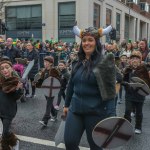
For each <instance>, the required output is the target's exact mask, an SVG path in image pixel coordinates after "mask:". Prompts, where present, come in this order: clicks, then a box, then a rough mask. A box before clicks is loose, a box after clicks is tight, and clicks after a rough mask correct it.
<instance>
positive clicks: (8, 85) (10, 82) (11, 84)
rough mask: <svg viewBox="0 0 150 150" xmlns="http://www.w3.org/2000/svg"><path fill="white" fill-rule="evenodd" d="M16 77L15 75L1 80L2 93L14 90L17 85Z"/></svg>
mask: <svg viewBox="0 0 150 150" xmlns="http://www.w3.org/2000/svg"><path fill="white" fill-rule="evenodd" d="M18 82H19V80H18V78H17V77H10V78H8V79H5V80H3V82H2V91H3V92H4V93H10V92H14V91H15V90H16V87H17V85H18Z"/></svg>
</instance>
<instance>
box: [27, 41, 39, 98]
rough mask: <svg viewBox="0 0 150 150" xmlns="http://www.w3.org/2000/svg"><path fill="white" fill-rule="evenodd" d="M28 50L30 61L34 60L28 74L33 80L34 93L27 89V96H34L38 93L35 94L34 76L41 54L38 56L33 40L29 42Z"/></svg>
mask: <svg viewBox="0 0 150 150" xmlns="http://www.w3.org/2000/svg"><path fill="white" fill-rule="evenodd" d="M27 50H28V55H27V59H28V63H29V62H30V61H32V60H34V66H33V68H32V69H31V71H30V72H29V75H28V79H29V80H30V81H31V89H32V93H31V94H29V91H26V97H29V98H34V97H35V96H36V95H35V85H34V83H33V81H34V76H35V75H36V74H37V72H38V57H39V56H38V52H37V51H36V50H35V49H34V47H33V44H32V43H31V42H28V43H27Z"/></svg>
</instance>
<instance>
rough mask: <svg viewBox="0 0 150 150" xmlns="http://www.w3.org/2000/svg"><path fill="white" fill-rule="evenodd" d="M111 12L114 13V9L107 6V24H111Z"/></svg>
mask: <svg viewBox="0 0 150 150" xmlns="http://www.w3.org/2000/svg"><path fill="white" fill-rule="evenodd" d="M111 14H112V10H111V9H108V8H106V26H108V25H110V24H111Z"/></svg>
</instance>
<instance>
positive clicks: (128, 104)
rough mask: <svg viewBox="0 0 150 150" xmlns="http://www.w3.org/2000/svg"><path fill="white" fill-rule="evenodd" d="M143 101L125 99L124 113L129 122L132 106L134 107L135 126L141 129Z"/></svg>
mask: <svg viewBox="0 0 150 150" xmlns="http://www.w3.org/2000/svg"><path fill="white" fill-rule="evenodd" d="M143 103H144V102H134V101H127V100H126V101H125V115H124V118H126V119H127V120H128V121H129V122H131V112H132V111H133V106H134V108H135V128H136V129H140V130H141V129H142V120H143V112H142V109H143Z"/></svg>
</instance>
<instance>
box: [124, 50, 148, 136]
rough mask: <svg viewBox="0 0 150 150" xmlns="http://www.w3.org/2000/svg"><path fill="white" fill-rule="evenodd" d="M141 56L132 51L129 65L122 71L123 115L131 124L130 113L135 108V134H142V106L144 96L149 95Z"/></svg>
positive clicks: (139, 53)
mask: <svg viewBox="0 0 150 150" xmlns="http://www.w3.org/2000/svg"><path fill="white" fill-rule="evenodd" d="M141 61H142V54H141V52H140V51H133V52H132V53H131V56H130V65H129V66H127V67H126V68H125V70H124V81H125V82H124V83H123V85H125V91H126V93H125V100H126V101H125V115H124V117H125V118H126V119H127V120H128V121H130V122H131V115H130V114H131V111H132V108H133V106H134V107H135V112H136V115H135V133H136V134H141V133H142V119H143V113H142V109H143V104H144V100H145V96H146V95H149V94H150V91H149V87H150V79H149V75H148V71H147V68H146V66H145V65H144V64H142V63H141Z"/></svg>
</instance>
